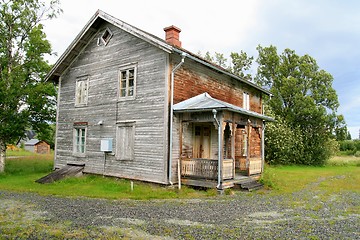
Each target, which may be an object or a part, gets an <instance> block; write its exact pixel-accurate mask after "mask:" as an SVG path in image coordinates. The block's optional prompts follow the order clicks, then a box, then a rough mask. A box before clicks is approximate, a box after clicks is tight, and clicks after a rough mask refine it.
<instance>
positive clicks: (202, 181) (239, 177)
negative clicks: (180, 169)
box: [181, 173, 258, 189]
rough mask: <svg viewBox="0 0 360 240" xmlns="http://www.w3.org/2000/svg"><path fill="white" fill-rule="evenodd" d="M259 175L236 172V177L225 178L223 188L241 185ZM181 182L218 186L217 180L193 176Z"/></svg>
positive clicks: (192, 184)
mask: <svg viewBox="0 0 360 240" xmlns="http://www.w3.org/2000/svg"><path fill="white" fill-rule="evenodd" d="M257 178H258V176H250V177H249V176H245V175H242V174H240V173H236V174H235V178H234V179H229V180H224V181H223V183H222V189H225V188H231V187H234V186H235V185H241V184H245V183H249V182H253V181H255V180H257ZM181 183H182V184H184V185H189V186H196V187H206V188H216V187H217V181H216V180H207V179H192V178H182V179H181Z"/></svg>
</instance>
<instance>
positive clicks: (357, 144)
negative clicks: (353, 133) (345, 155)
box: [353, 139, 360, 151]
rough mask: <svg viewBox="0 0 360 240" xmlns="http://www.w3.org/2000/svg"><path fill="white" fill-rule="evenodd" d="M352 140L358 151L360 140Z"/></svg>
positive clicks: (359, 149)
mask: <svg viewBox="0 0 360 240" xmlns="http://www.w3.org/2000/svg"><path fill="white" fill-rule="evenodd" d="M353 142H354V145H355V148H356V150H357V151H360V140H359V139H356V140H353Z"/></svg>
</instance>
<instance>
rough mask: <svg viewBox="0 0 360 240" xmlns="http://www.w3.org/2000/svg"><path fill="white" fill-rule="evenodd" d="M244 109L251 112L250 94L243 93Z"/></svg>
mask: <svg viewBox="0 0 360 240" xmlns="http://www.w3.org/2000/svg"><path fill="white" fill-rule="evenodd" d="M243 108H244V109H245V110H250V94H249V93H248V92H244V93H243Z"/></svg>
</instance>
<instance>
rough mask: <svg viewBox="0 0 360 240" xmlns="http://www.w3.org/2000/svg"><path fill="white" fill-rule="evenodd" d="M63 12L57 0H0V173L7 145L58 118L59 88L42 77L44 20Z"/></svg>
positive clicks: (46, 50) (45, 43)
mask: <svg viewBox="0 0 360 240" xmlns="http://www.w3.org/2000/svg"><path fill="white" fill-rule="evenodd" d="M60 13H61V9H60V8H59V1H58V0H52V1H41V0H0V172H2V171H4V166H5V153H6V144H8V143H13V142H15V141H17V140H18V139H19V138H20V137H22V136H23V135H24V133H25V130H26V129H27V128H30V127H31V128H32V129H34V130H35V131H38V132H40V131H42V129H45V128H47V127H48V124H49V123H50V122H51V121H54V117H55V98H54V96H55V92H56V91H55V87H54V85H53V84H52V83H47V82H44V77H45V75H46V73H47V72H48V71H49V69H50V66H49V64H48V62H47V61H45V60H44V56H45V55H46V54H51V45H50V43H49V41H48V40H47V39H46V35H45V33H44V30H43V25H42V22H43V21H44V20H48V19H52V18H54V17H56V16H57V15H58V14H60Z"/></svg>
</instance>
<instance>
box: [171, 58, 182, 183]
mask: <svg viewBox="0 0 360 240" xmlns="http://www.w3.org/2000/svg"><path fill="white" fill-rule="evenodd" d="M181 57H182V58H181V62H179V63H178V64H177V65H176V66H175V67H174V68H173V69H172V70H171V93H170V94H171V96H170V129H169V131H170V136H169V138H170V139H169V183H170V184H171V185H173V183H172V181H171V177H172V176H171V171H172V158H173V157H172V150H173V119H174V116H173V115H174V76H175V71H176V70H178V68H179V67H181V65H183V63H184V61H185V57H186V53H184V52H182V53H181ZM178 168H180V165H179V164H178ZM180 184H181V183H179V186H180Z"/></svg>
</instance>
